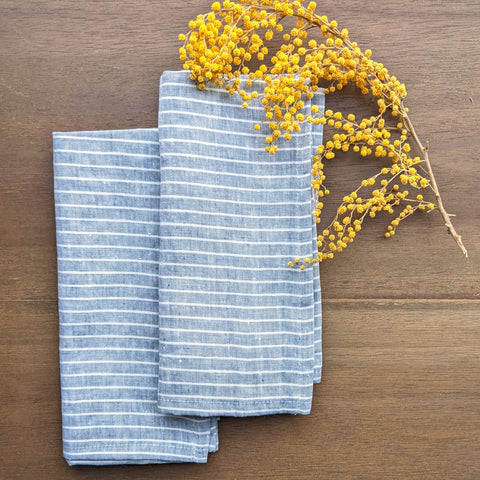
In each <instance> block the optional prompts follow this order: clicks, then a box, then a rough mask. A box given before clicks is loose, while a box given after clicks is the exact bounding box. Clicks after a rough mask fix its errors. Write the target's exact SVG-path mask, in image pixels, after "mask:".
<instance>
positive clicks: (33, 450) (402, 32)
mask: <svg viewBox="0 0 480 480" xmlns="http://www.w3.org/2000/svg"><path fill="white" fill-rule="evenodd" d="M208 7H209V2H208V1H205V0H201V1H192V2H187V1H184V0H183V1H175V0H165V1H149V0H135V1H133V2H125V1H102V2H99V1H93V0H89V1H72V0H63V1H60V0H2V1H1V2H0V130H1V131H0V145H1V148H0V157H1V158H0V328H1V335H0V342H1V345H0V358H1V369H0V385H1V386H0V478H1V479H2V480H3V479H5V480H11V479H35V480H43V479H48V480H55V479H62V480H67V479H76V478H79V479H100V478H101V479H115V480H121V479H140V478H142V479H146V478H152V479H153V478H161V479H180V478H181V479H192V480H194V479H198V480H200V479H220V480H228V479H238V480H241V479H242V480H243V479H252V480H253V479H255V480H257V479H279V480H280V479H284V480H287V479H288V480H294V479H302V480H303V479H337V478H338V479H350V478H353V479H357V478H358V479H460V478H461V479H478V478H480V448H479V447H480V424H479V409H480V398H479V394H480V392H479V380H480V375H479V373H480V361H479V354H480V348H479V338H480V337H479V333H480V328H479V320H480V318H479V317H480V315H479V314H480V278H479V272H480V268H479V267H480V262H479V254H480V248H479V247H480V241H479V224H480V215H479V212H480V209H479V203H477V202H478V199H479V195H478V185H479V181H480V177H479V175H478V172H479V165H480V163H479V151H480V142H479V138H480V135H479V127H480V125H479V113H478V111H479V105H480V89H479V84H480V82H479V77H478V74H479V71H480V62H479V48H478V45H479V42H480V35H479V28H478V24H479V21H480V4H479V3H478V2H475V1H474V0H457V1H455V0H452V1H449V2H447V1H443V2H442V1H438V0H404V1H403V2H397V1H393V0H385V1H383V2H361V1H358V0H353V1H346V0H339V1H336V2H334V1H331V0H325V1H324V2H322V8H321V9H320V10H322V11H323V12H325V14H327V15H328V16H329V18H330V17H331V18H332V19H336V20H338V22H339V24H340V25H341V26H342V27H347V28H349V30H350V32H351V37H352V38H353V39H356V40H357V41H358V42H359V44H360V46H361V47H363V48H371V49H372V50H373V52H374V57H375V58H377V59H379V60H381V61H382V62H383V63H384V64H385V65H386V66H387V67H388V68H389V70H390V72H391V73H394V74H396V75H397V76H398V77H399V78H400V79H401V80H402V81H403V82H405V83H406V85H407V90H408V92H409V97H408V99H407V105H408V106H409V107H410V111H411V115H412V117H413V120H414V123H415V124H416V125H418V130H419V133H420V135H421V137H422V138H423V139H425V140H429V142H430V154H431V157H432V162H433V164H434V167H435V172H436V175H437V180H438V183H439V185H440V188H441V191H442V192H443V195H444V201H445V204H446V206H447V209H448V210H449V211H450V212H451V213H454V214H456V217H455V225H456V226H457V228H458V230H459V232H460V233H461V234H462V235H463V238H464V241H465V245H466V246H467V248H468V250H469V253H470V258H469V259H465V258H464V257H463V256H462V254H461V252H460V250H459V249H458V248H457V247H456V245H455V243H454V242H453V240H452V238H451V237H450V236H449V235H447V234H446V231H445V228H444V226H443V223H442V220H441V218H440V215H438V214H437V213H435V212H433V213H432V214H429V215H426V214H424V215H418V216H414V217H413V218H411V219H410V220H408V221H406V222H405V224H404V225H402V226H401V227H400V228H399V231H398V234H397V235H396V236H395V237H393V238H392V239H389V240H386V239H384V238H383V236H382V235H383V231H384V228H385V226H386V223H387V219H386V218H385V217H382V218H380V219H376V220H375V221H370V222H368V225H365V229H364V231H362V234H361V235H360V237H359V238H358V240H357V241H356V243H354V244H353V245H352V246H351V247H349V248H348V249H347V251H346V252H344V253H342V254H341V255H340V256H338V258H337V259H335V260H334V261H332V262H331V263H325V264H323V265H322V268H321V277H322V284H323V296H324V298H323V302H324V303H323V304H324V359H325V360H324V362H325V367H324V374H323V381H322V383H321V385H317V386H316V387H315V391H314V402H313V411H312V414H311V415H309V416H306V417H305V416H286V415H285V416H281V415H280V416H271V417H259V418H246V419H222V420H221V422H220V450H219V451H218V452H217V453H215V454H213V455H211V456H210V458H209V461H208V463H207V464H206V465H194V464H189V465H151V466H123V467H102V468H95V467H75V468H70V467H68V466H67V464H66V462H65V461H64V460H63V458H62V445H61V417H60V391H59V370H58V316H57V292H56V253H55V227H54V204H53V184H52V141H51V132H52V131H55V130H90V129H120V128H135V127H154V126H155V123H156V114H157V99H158V92H157V84H158V79H159V76H160V74H161V73H162V71H164V70H167V69H168V70H176V69H180V68H181V63H180V61H179V59H178V57H177V49H178V42H177V35H178V33H180V32H182V31H184V30H185V26H186V24H187V22H188V20H189V19H190V18H193V17H195V16H196V15H197V14H198V13H200V12H203V11H205V10H207V8H208ZM361 97H362V96H361V95H359V94H358V93H357V92H356V91H355V90H354V89H347V91H346V92H345V93H344V94H342V95H338V96H332V97H329V98H328V99H327V102H328V104H329V106H331V107H332V108H340V109H342V110H344V111H348V110H350V109H352V110H354V111H355V110H356V111H361V110H362V108H369V107H370V105H369V101H366V100H365V99H364V98H361ZM375 163H376V161H375V160H374V159H368V160H358V159H357V158H356V157H355V156H353V155H345V156H343V157H341V158H339V159H338V160H336V161H335V162H334V163H332V164H331V166H329V167H328V170H327V176H328V179H327V181H328V183H329V185H330V187H331V190H332V198H330V199H329V204H330V206H329V210H328V211H330V212H332V211H333V208H334V206H335V204H336V202H337V201H338V199H339V198H341V196H342V195H343V194H345V193H346V192H347V190H348V188H350V187H351V186H353V185H354V184H356V183H358V182H359V180H361V178H363V177H362V175H367V174H368V173H366V172H369V171H374V170H373V169H374V168H376V167H375Z"/></svg>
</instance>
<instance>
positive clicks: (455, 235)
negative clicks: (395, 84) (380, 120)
mask: <svg viewBox="0 0 480 480" xmlns="http://www.w3.org/2000/svg"><path fill="white" fill-rule="evenodd" d="M402 117H403V121H404V122H405V124H406V126H407V128H408V130H409V131H410V134H411V135H412V138H413V139H414V141H415V143H416V144H417V146H418V148H419V149H420V150H421V152H422V154H423V159H424V161H425V166H426V168H427V172H428V176H429V177H430V183H431V187H432V190H433V193H434V194H435V198H436V200H437V207H438V210H439V211H440V213H441V214H442V217H443V219H444V220H445V226H446V227H447V230H448V232H449V233H450V234H451V235H452V237H453V238H454V240H455V241H456V242H457V245H458V246H459V247H460V249H461V250H462V252H463V254H464V255H465V257H468V251H467V249H466V248H465V246H464V245H463V242H462V237H461V236H460V235H459V234H458V233H457V231H456V230H455V227H454V226H453V224H452V221H451V220H450V214H449V213H448V212H447V211H446V210H445V207H444V206H443V201H442V197H441V195H440V191H439V189H438V185H437V182H436V180H435V176H434V175H433V170H432V165H431V163H430V159H429V156H428V142H427V144H426V146H424V145H423V144H422V142H421V141H420V139H419V138H418V135H417V132H416V131H415V128H414V126H413V124H412V122H411V120H410V117H409V116H408V114H407V113H406V112H405V111H404V110H403V111H402Z"/></svg>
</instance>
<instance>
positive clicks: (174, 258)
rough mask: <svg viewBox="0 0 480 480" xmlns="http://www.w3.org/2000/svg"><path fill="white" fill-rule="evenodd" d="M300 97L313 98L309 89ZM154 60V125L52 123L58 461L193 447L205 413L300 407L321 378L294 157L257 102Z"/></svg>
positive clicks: (306, 146) (210, 440) (213, 438)
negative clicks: (157, 78)
mask: <svg viewBox="0 0 480 480" xmlns="http://www.w3.org/2000/svg"><path fill="white" fill-rule="evenodd" d="M312 101H314V102H315V103H316V104H317V105H319V106H320V108H323V96H322V95H320V94H319V95H317V96H316V97H315V98H314V99H313V100H312ZM241 103H242V102H241V99H240V97H239V96H236V95H234V96H232V95H229V94H228V93H226V92H225V91H223V90H222V89H219V88H218V89H216V88H213V87H212V88H207V89H206V90H205V91H202V92H200V91H198V90H197V89H196V86H195V85H194V83H193V82H191V80H190V79H189V74H188V72H165V73H164V74H163V75H162V78H161V82H160V103H159V122H158V128H155V129H134V130H118V131H97V132H68V133H65V132H63V133H60V132H58V133H54V134H53V141H54V172H55V209H56V210H55V211H56V225H57V249H58V289H59V316H60V365H61V386H62V418H63V441H64V455H65V458H66V459H67V461H68V463H69V464H71V465H75V464H94V465H107V464H120V463H164V462H205V461H206V460H207V456H208V453H209V452H212V451H215V450H216V449H217V447H218V436H217V421H218V417H219V416H226V415H229V416H247V415H265V414H276V413H300V414H307V413H309V412H310V409H311V402H312V387H313V383H315V382H319V381H320V376H321V360H322V357H321V303H320V282H319V272H318V264H316V265H312V266H310V267H309V268H307V269H306V270H305V271H301V270H300V269H298V268H290V267H288V266H287V263H288V261H290V260H291V259H293V258H295V257H311V256H312V255H313V256H316V253H315V252H316V228H315V224H314V223H313V218H312V195H311V186H310V169H311V158H312V154H313V152H314V150H315V148H316V146H317V145H319V144H320V143H322V130H321V126H312V125H311V124H307V123H306V124H304V128H303V129H302V131H301V132H300V133H298V134H295V135H294V137H293V139H292V140H291V141H290V142H287V141H280V143H279V151H278V152H277V153H276V154H275V155H273V156H272V155H270V154H268V153H266V152H265V150H264V147H265V143H264V142H265V136H266V134H267V131H268V126H262V127H261V130H260V131H255V130H254V129H253V126H254V125H255V124H257V123H260V122H262V120H263V117H264V110H263V107H262V106H261V105H255V104H252V105H250V106H249V108H247V109H244V108H242V105H241Z"/></svg>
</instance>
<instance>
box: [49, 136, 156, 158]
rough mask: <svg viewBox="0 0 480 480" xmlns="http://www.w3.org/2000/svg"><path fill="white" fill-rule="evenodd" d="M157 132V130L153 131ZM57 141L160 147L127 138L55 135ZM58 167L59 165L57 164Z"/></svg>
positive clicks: (152, 143)
mask: <svg viewBox="0 0 480 480" xmlns="http://www.w3.org/2000/svg"><path fill="white" fill-rule="evenodd" d="M152 130H156V129H152ZM54 136H55V138H57V139H68V140H94V141H96V142H119V143H138V144H143V145H158V142H152V141H149V140H131V139H126V138H104V137H88V136H80V135H59V134H54ZM57 151H58V150H57ZM56 165H58V163H56Z"/></svg>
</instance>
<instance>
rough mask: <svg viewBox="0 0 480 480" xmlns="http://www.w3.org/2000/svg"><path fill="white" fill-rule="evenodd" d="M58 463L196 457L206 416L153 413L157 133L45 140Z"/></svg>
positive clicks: (204, 440)
mask: <svg viewBox="0 0 480 480" xmlns="http://www.w3.org/2000/svg"><path fill="white" fill-rule="evenodd" d="M53 142H54V172H55V211H56V224H57V249H58V295H59V314H60V367H61V387H62V420H63V443H64V456H65V458H66V459H67V461H68V463H69V464H70V465H79V464H89V465H108V464H121V463H164V462H206V460H207V455H208V452H209V451H215V450H216V448H217V443H218V437H217V419H216V418H203V419H200V418H187V417H182V416H175V417H173V416H171V415H164V414H162V413H160V412H158V410H157V383H158V259H159V249H158V239H159V193H160V183H159V180H160V178H159V177H160V175H159V173H160V172H159V151H158V131H157V129H138V130H120V131H99V132H73V133H54V135H53Z"/></svg>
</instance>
